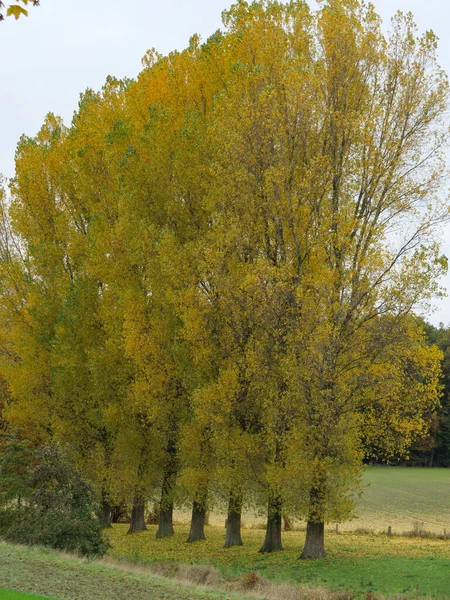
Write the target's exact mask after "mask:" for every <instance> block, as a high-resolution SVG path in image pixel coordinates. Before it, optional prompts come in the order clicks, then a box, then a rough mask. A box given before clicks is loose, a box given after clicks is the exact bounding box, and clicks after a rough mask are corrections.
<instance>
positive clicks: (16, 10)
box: [6, 4, 28, 19]
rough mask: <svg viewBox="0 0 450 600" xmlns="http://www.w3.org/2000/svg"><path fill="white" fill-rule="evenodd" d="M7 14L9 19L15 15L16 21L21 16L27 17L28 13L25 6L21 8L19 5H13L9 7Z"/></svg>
mask: <svg viewBox="0 0 450 600" xmlns="http://www.w3.org/2000/svg"><path fill="white" fill-rule="evenodd" d="M6 14H7V15H8V17H10V16H11V15H13V16H14V17H15V18H16V19H18V18H19V17H20V15H25V16H26V17H27V16H28V11H27V10H25V8H23V6H19V5H18V4H13V5H11V6H9V7H8V10H7V11H6Z"/></svg>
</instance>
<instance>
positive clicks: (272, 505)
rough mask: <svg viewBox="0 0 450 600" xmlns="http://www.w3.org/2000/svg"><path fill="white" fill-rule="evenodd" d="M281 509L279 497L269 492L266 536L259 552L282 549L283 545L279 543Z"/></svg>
mask: <svg viewBox="0 0 450 600" xmlns="http://www.w3.org/2000/svg"><path fill="white" fill-rule="evenodd" d="M281 511H282V501H281V499H280V498H279V497H276V496H275V497H274V496H273V494H269V505H268V510H267V527H266V537H265V539H264V543H263V545H262V546H261V548H260V550H259V551H260V552H261V553H262V552H275V551H276V550H283V545H282V543H281Z"/></svg>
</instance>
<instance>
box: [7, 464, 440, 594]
mask: <svg viewBox="0 0 450 600" xmlns="http://www.w3.org/2000/svg"><path fill="white" fill-rule="evenodd" d="M364 486H365V487H364V490H363V494H362V496H361V498H360V499H359V500H358V510H359V513H360V517H359V518H358V519H355V520H353V521H351V522H349V523H343V524H340V525H339V533H336V531H335V527H334V525H333V524H330V525H329V526H328V528H327V534H326V548H327V552H328V554H327V556H326V558H324V559H321V560H316V561H312V560H309V561H299V560H298V556H299V554H300V551H301V548H302V545H303V542H304V536H305V532H304V526H303V524H302V523H296V528H295V530H293V531H289V532H284V533H283V544H284V548H285V549H284V551H283V552H277V553H274V554H263V555H262V554H259V553H258V550H259V548H260V546H261V544H262V541H263V538H264V530H263V529H262V528H261V527H262V526H263V524H264V519H263V518H262V516H258V515H255V514H253V513H251V512H248V513H247V514H246V515H245V518H244V522H245V525H246V526H245V527H244V529H243V531H242V537H243V540H244V546H242V547H234V548H228V549H224V548H223V541H224V535H225V530H224V521H223V515H222V514H220V513H215V514H213V515H211V519H210V523H211V524H210V525H209V526H207V527H206V536H207V540H206V541H203V542H195V543H193V544H188V543H186V538H187V535H188V530H189V524H188V517H189V514H188V511H180V512H178V513H177V519H176V522H175V531H176V533H175V535H174V536H173V537H169V538H164V539H158V540H157V539H156V538H155V533H156V526H155V525H149V526H148V530H147V531H144V532H140V533H136V534H133V535H128V534H127V529H128V525H127V524H119V525H115V526H114V527H113V528H112V529H111V530H108V531H107V534H108V536H109V538H110V541H111V544H112V548H111V550H110V553H109V557H108V558H107V559H106V561H94V562H91V563H90V562H86V561H82V560H80V559H75V558H70V557H65V556H62V555H58V554H56V553H54V552H52V551H42V550H39V549H26V548H19V547H15V546H8V545H6V544H0V566H1V568H0V599H1V600H25V598H30V599H31V598H32V597H29V596H17V595H11V594H12V592H8V591H6V589H3V590H2V589H1V588H2V587H3V588H7V589H9V588H11V589H12V588H14V589H17V590H21V591H22V592H27V593H35V594H43V595H44V596H48V597H51V598H56V599H58V600H66V599H67V600H84V599H86V600H108V599H109V598H111V599H113V598H114V599H116V598H117V599H118V600H121V599H122V598H129V597H130V598H131V597H132V598H133V599H134V600H147V599H150V598H152V599H159V598H166V599H169V600H175V599H178V600H184V599H186V600H188V599H192V600H197V599H201V598H204V599H206V598H228V599H231V598H243V597H249V595H253V596H254V597H259V598H267V599H270V600H297V599H298V600H352V599H353V598H354V599H358V598H361V599H370V600H375V598H377V599H378V598H380V599H381V598H382V597H385V598H388V597H389V598H397V599H400V598H408V599H417V598H433V599H440V600H442V599H445V598H450V535H449V539H443V538H442V536H441V533H442V531H443V529H444V528H446V529H447V532H448V533H450V514H449V511H450V469H414V468H405V469H403V468H388V467H374V468H369V469H367V470H366V472H365V474H364ZM417 523H422V524H423V525H422V526H423V528H424V529H426V530H430V531H431V530H433V531H435V535H434V536H430V537H426V536H424V537H417V536H416V537H414V536H402V535H395V534H400V533H402V532H404V531H411V530H412V529H413V528H414V524H417ZM387 525H391V527H392V530H393V533H394V535H393V536H391V537H388V536H387V535H386V534H385V533H380V532H383V531H386V528H387ZM416 529H417V525H416ZM352 530H353V531H352ZM376 532H378V533H376ZM436 534H439V536H440V537H439V536H438V535H436ZM248 582H250V583H251V584H252V585H254V587H252V589H251V590H249V589H248V586H247V583H248ZM199 586H200V587H199ZM202 586H203V587H202ZM7 594H9V595H7Z"/></svg>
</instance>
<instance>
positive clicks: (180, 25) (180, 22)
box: [0, 0, 450, 325]
mask: <svg viewBox="0 0 450 600" xmlns="http://www.w3.org/2000/svg"><path fill="white" fill-rule="evenodd" d="M10 1H11V2H12V1H13V0H10ZM309 1H310V2H311V4H312V3H313V0H309ZM4 2H5V4H9V2H8V1H7V0H4ZM372 2H373V4H374V5H375V7H376V10H377V12H378V13H379V14H380V15H381V16H382V18H383V20H384V22H385V23H386V24H387V23H388V22H389V19H390V18H391V16H392V15H393V14H394V12H395V11H396V10H398V9H400V10H403V11H412V13H413V14H414V16H415V20H416V22H417V24H418V27H419V30H420V31H423V30H426V29H433V30H434V32H435V33H436V34H437V35H438V36H439V38H440V44H439V56H440V63H441V66H443V67H444V69H445V70H446V71H447V73H450V37H449V35H448V28H449V23H450V2H449V0H427V1H426V2H424V1H423V0H372ZM230 5H231V1H230V0H190V1H189V2H185V1H183V0H162V1H161V0H127V1H126V2H119V0H41V6H40V7H39V8H32V7H31V8H30V10H29V13H30V14H29V17H28V18H21V19H19V20H18V21H15V20H14V19H13V18H11V17H9V18H7V19H6V20H5V21H4V22H3V23H0V56H1V57H2V65H1V78H0V114H1V126H0V173H4V174H5V175H7V176H8V177H11V176H12V175H13V174H14V150H15V146H16V144H17V141H18V139H19V137H20V135H21V134H22V133H26V134H27V135H35V134H36V133H37V131H38V130H39V128H40V125H41V123H42V121H43V119H44V117H45V115H46V114H47V113H48V112H53V113H55V114H57V115H60V116H61V117H63V119H64V121H65V122H66V124H70V121H71V118H72V114H73V111H74V110H75V109H76V107H77V104H78V98H79V95H80V93H81V92H83V91H84V90H85V89H86V88H87V87H90V88H93V89H96V90H97V89H99V88H100V87H101V86H102V84H103V83H104V81H105V78H106V76H107V75H115V76H116V77H118V78H122V77H125V76H127V77H135V76H136V75H137V74H138V73H139V71H140V70H141V62H140V61H141V58H142V56H143V55H144V54H145V52H146V50H147V49H149V48H152V47H155V48H156V49H157V50H158V51H159V52H161V53H163V54H167V53H168V52H170V51H171V50H174V49H178V50H182V49H183V48H184V47H186V45H187V43H188V40H189V38H190V36H191V35H192V34H193V33H199V34H200V35H201V37H202V38H203V39H206V38H207V37H209V36H210V35H211V34H212V33H213V32H214V31H216V30H217V29H219V28H220V27H221V16H220V15H221V12H222V10H224V9H225V8H228V7H229V6H230ZM443 242H444V243H443V251H444V252H445V253H446V254H447V256H449V257H450V226H449V227H447V228H446V229H445V230H444V235H443ZM443 284H444V285H445V286H446V287H447V288H448V289H449V291H450V274H449V275H448V276H447V277H445V279H444V280H443ZM435 306H436V310H435V312H434V313H433V314H431V315H428V319H429V320H430V321H431V322H432V323H434V324H436V325H437V324H438V323H439V322H441V321H442V322H444V323H445V324H447V323H449V322H450V298H446V299H444V300H439V301H436V302H435Z"/></svg>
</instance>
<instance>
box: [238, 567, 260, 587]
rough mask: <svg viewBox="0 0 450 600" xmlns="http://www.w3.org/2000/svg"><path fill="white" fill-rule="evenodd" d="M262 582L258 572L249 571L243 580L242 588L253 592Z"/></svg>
mask: <svg viewBox="0 0 450 600" xmlns="http://www.w3.org/2000/svg"><path fill="white" fill-rule="evenodd" d="M260 581H261V577H260V576H259V575H258V573H256V571H249V572H248V573H246V574H245V575H244V576H243V578H242V587H243V588H244V589H245V590H252V589H253V588H255V587H256V586H257V585H258V583H259V582H260Z"/></svg>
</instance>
